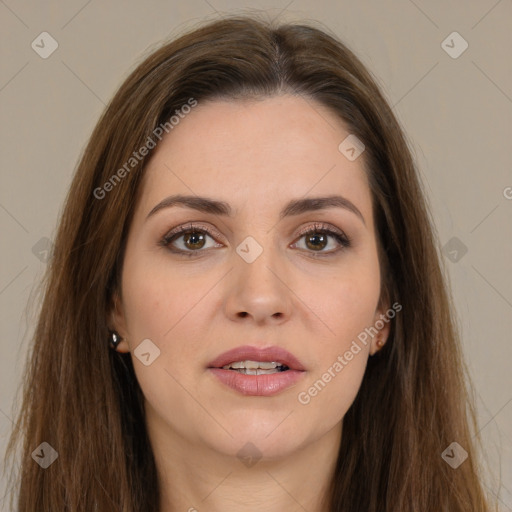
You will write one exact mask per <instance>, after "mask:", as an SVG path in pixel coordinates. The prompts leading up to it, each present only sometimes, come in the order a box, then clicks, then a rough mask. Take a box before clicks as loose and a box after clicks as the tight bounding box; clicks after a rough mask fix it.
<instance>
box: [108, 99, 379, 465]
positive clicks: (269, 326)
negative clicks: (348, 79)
mask: <svg viewBox="0 0 512 512" xmlns="http://www.w3.org/2000/svg"><path fill="white" fill-rule="evenodd" d="M348 135H349V132H347V131H346V129H345V127H344V125H343V124H342V123H341V122H340V120H339V119H338V118H337V117H336V116H335V115H334V114H333V113H331V112H330V111H328V110H327V109H326V108H324V107H322V106H321V105H320V104H318V103H315V102H311V101H310V100H308V101H305V100H304V99H302V98H301V97H296V96H288V95H284V96H279V97H272V98H267V99H263V100H258V101H244V102H240V101H214V102H204V103H201V102H199V104H198V105H197V106H196V107H195V108H194V109H192V111H191V112H190V113H189V114H188V115H187V116H185V117H184V118H183V119H181V120H180V122H179V124H178V125H177V126H174V128H173V129H172V131H171V132H170V133H169V134H168V135H167V136H166V138H163V140H162V141H161V142H160V143H159V144H158V146H157V147H156V148H155V149H154V150H153V155H152V159H151V160H150V162H149V164H148V167H147V169H146V174H145V176H144V179H143V182H142V184H141V187H142V188H141V190H140V193H141V194H140V198H139V201H138V203H137V205H136V209H135V214H134V218H133V222H132V224H131V227H130V230H129V234H128V241H127V247H126V253H125V259H124V264H123V272H122V296H121V297H119V298H118V299H119V300H118V304H117V308H116V311H115V312H114V313H113V316H112V317H111V320H112V326H111V327H113V328H115V329H116V330H117V331H118V332H119V333H120V335H121V336H122V337H123V338H124V340H125V341H123V342H122V343H121V345H120V346H119V350H120V351H128V350H129V351H131V352H132V358H133V363H134V367H135V372H136V376H137V379H138V381H139V383H140V386H141V388H142V391H143V393H144V396H145V399H146V415H147V422H148V428H149V430H150V432H152V433H154V434H155V435H156V436H160V438H162V439H164V438H167V439H174V440H175V441H176V442H178V441H179V442H180V443H182V444H185V445H190V446H194V447H196V448H198V447H199V449H201V450H208V449H209V450H214V451H215V452H217V453H222V454H225V455H235V454H237V453H239V451H240V450H241V449H243V447H244V446H246V443H248V442H250V443H252V445H254V446H255V447H256V449H257V450H258V451H259V453H260V454H261V455H262V456H264V457H269V458H272V457H280V456H284V455H287V454H291V453H292V452H293V451H294V450H298V449H299V448H304V447H305V446H307V445H308V444H309V443H313V442H315V441H318V440H319V439H320V438H321V437H322V436H324V435H326V434H327V433H328V432H330V431H332V430H333V428H334V427H336V426H339V427H341V421H342V419H343V416H344V415H345V413H346V411H347V410H348V408H349V407H350V405H351V404H352V402H353V401H354V399H355V397H356V394H357V392H358V389H359V387H360V384H361V380H362V378H363V374H364V371H365V367H366V363H367V359H368V356H369V355H370V354H371V353H373V352H374V351H375V350H376V344H375V342H376V340H377V337H376V336H373V335H371V336H370V335H368V334H366V336H364V334H363V333H365V329H367V328H370V327H372V326H374V325H375V323H376V321H377V320H378V319H379V318H382V317H381V316H380V315H381V313H384V311H385V310H377V305H378V301H379V294H380V284H381V276H380V273H379V261H378V257H377V246H376V234H375V230H374V224H373V215H372V205H371V196H370V190H369V187H368V182H367V179H366V176H365V173H364V171H363V162H362V158H363V157H364V153H363V155H362V157H361V158H356V159H355V160H354V159H353V158H352V159H349V158H347V157H346V156H345V154H349V155H350V154H351V153H350V152H349V153H345V154H344V153H342V151H341V150H340V149H339V145H340V143H341V142H342V141H343V140H344V139H345V138H346V137H347V136H348ZM343 147H344V146H343ZM118 186H122V184H120V185H118ZM176 195H181V196H190V197H191V198H192V199H193V200H194V201H196V204H199V205H202V207H201V208H200V209H196V208H193V207H192V204H191V203H189V205H188V206H187V205H184V204H180V203H175V204H174V205H173V206H169V205H168V206H163V207H160V208H157V210H156V211H154V209H155V206H157V205H159V204H160V203H161V201H165V200H166V198H169V197H170V196H176ZM331 196H342V197H343V198H345V202H343V201H342V200H341V201H339V203H338V205H337V206H336V205H333V204H332V203H331V205H330V206H329V205H327V206H326V205H323V204H322V203H317V204H316V205H317V206H319V207H320V208H318V209H315V208H314V206H315V203H314V202H313V203H309V202H308V203H304V205H305V206H308V205H309V206H310V207H309V208H302V207H301V206H300V205H301V204H302V203H301V201H303V200H311V199H313V198H325V197H331ZM199 198H207V199H208V200H210V201H215V202H222V203H223V205H224V206H223V209H226V210H229V215H228V214H225V213H224V212H223V211H221V210H220V209H219V208H218V207H217V209H216V210H214V209H213V207H211V208H210V210H211V211H207V210H208V209H207V208H205V205H206V201H202V202H201V203H199V202H198V200H199ZM105 200H108V198H106V199H105ZM292 202H298V205H299V206H295V207H289V204H290V203H292ZM349 202H350V203H349ZM343 204H345V205H350V204H351V205H353V206H349V207H342V206H343ZM304 205H303V206H304ZM287 206H288V208H287ZM152 211H153V213H152V214H150V212H152ZM357 211H359V212H360V214H359V213H357ZM282 214H283V215H282ZM189 223H193V224H194V230H195V231H196V232H195V233H188V234H187V233H185V234H181V235H179V234H178V235H176V236H173V234H172V233H171V232H172V231H173V230H175V228H179V227H181V226H185V227H186V228H187V225H188V224H189ZM189 228H190V226H189V227H188V228H187V229H189ZM325 229H328V230H331V231H333V232H334V235H333V234H326V233H323V232H322V230H325ZM308 230H311V231H312V233H311V234H309V235H304V234H303V233H304V232H305V231H308ZM169 233H171V234H170V235H169ZM336 233H338V234H340V236H341V238H340V239H339V240H338V239H337V238H336ZM345 237H348V239H349V240H350V245H348V246H345V245H344V239H345ZM381 324H382V322H380V323H379V325H381ZM367 332H368V331H366V333H367ZM387 333H388V326H387V324H386V323H385V327H384V328H383V329H382V330H381V332H380V335H381V339H382V340H385V338H386V336H387ZM358 336H359V337H358ZM363 339H366V344H365V343H364V342H362V340H363ZM144 340H146V341H144ZM147 340H150V341H147ZM354 342H355V343H354ZM141 343H142V345H141ZM139 345H140V347H139V348H138V349H137V347H138V346H139ZM241 346H244V347H247V346H249V347H253V348H254V349H264V348H267V347H274V348H276V349H284V350H286V351H288V352H289V353H290V354H292V355H293V356H294V357H295V358H296V359H297V360H298V361H299V362H300V363H301V365H302V370H301V371H299V369H298V366H297V365H296V364H294V363H290V368H291V369H289V370H285V371H276V370H279V368H277V369H274V373H269V374H267V375H245V374H243V373H242V372H241V371H239V370H236V369H224V370H222V369H212V368H211V367H210V366H211V363H212V362H214V361H215V360H216V359H217V358H218V357H219V356H220V355H221V354H223V353H225V352H227V351H231V350H232V349H236V348H237V347H241ZM356 347H358V348H359V350H358V351H357V349H356ZM351 349H352V350H351ZM349 352H350V353H351V354H352V357H350V355H349V354H348V353H349ZM345 354H347V356H345ZM267 355H268V354H267ZM227 359H228V360H230V361H229V362H233V363H235V362H236V361H246V360H252V361H261V360H263V362H269V360H270V362H271V361H275V362H278V363H279V362H281V363H283V361H284V360H286V359H287V356H286V355H284V354H283V353H277V354H274V355H272V354H270V355H268V357H265V356H264V355H262V354H261V353H260V354H250V353H240V354H234V355H232V356H231V357H229V356H228V357H227ZM224 363H225V361H224ZM227 364H229V363H227ZM214 366H215V365H214ZM216 366H220V364H217V365H216ZM248 366H251V365H250V364H249V365H248ZM262 366H265V365H262ZM267 366H268V365H267ZM271 371H272V370H271ZM253 372H254V370H253ZM315 383H316V385H315ZM256 449H255V450H256Z"/></svg>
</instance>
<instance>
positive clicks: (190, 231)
mask: <svg viewBox="0 0 512 512" xmlns="http://www.w3.org/2000/svg"><path fill="white" fill-rule="evenodd" d="M208 238H210V239H212V240H213V235H212V234H210V232H209V231H208V230H207V229H205V228H202V227H199V226H195V225H194V224H187V225H185V226H180V227H179V228H176V229H173V230H172V231H171V232H170V233H168V234H167V235H165V236H164V238H163V239H162V240H161V241H160V243H159V244H160V245H162V246H164V247H167V248H168V249H169V250H170V251H172V252H175V253H180V254H186V255H187V256H192V255H194V253H198V254H199V253H200V252H204V251H203V249H204V250H206V249H209V248H211V247H214V246H215V245H214V244H213V245H210V246H209V247H207V246H206V244H207V239H208ZM219 245H221V244H219Z"/></svg>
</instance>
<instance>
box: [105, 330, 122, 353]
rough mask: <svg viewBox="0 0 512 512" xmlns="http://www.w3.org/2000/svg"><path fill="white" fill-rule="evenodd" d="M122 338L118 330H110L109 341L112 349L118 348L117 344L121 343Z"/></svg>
mask: <svg viewBox="0 0 512 512" xmlns="http://www.w3.org/2000/svg"><path fill="white" fill-rule="evenodd" d="M121 340H122V338H121V336H119V334H118V333H117V332H116V331H110V335H109V339H108V341H109V343H110V347H111V348H112V349H114V350H117V346H118V345H119V343H121Z"/></svg>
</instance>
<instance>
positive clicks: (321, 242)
mask: <svg viewBox="0 0 512 512" xmlns="http://www.w3.org/2000/svg"><path fill="white" fill-rule="evenodd" d="M213 237H218V238H221V235H220V234H219V233H218V232H216V231H214V230H211V228H210V229H209V228H206V227H203V226H200V225H197V224H193V223H189V224H186V225H183V226H179V227H177V228H175V229H173V230H172V231H170V232H169V233H167V234H166V235H165V236H164V237H163V239H162V240H161V241H160V242H159V245H161V246H163V247H166V248H167V249H169V250H170V251H171V252H174V253H179V254H183V255H185V254H186V255H187V256H195V255H196V254H197V253H200V252H203V251H202V250H203V249H205V248H206V249H211V248H212V247H215V245H213V246H210V247H207V246H206V239H207V238H211V239H213ZM302 238H305V244H306V249H305V250H306V251H308V252H313V253H317V254H318V256H331V255H333V254H334V253H338V252H339V251H340V250H342V249H343V248H345V247H350V245H351V240H350V238H349V237H348V236H347V235H345V233H343V231H341V230H338V229H337V228H336V229H334V228H331V227H329V225H327V224H314V225H313V226H310V227H309V228H308V229H307V230H304V231H302V232H301V233H300V239H302ZM329 238H332V239H334V240H335V241H336V243H337V245H338V247H335V248H334V249H332V250H330V251H324V250H323V249H324V248H325V247H326V246H327V245H328V241H329ZM180 239H183V240H181V244H182V246H181V247H179V246H177V245H176V242H178V241H180ZM294 245H297V242H296V243H295V244H294ZM220 246H222V244H218V245H217V247H220ZM315 256H316V255H315Z"/></svg>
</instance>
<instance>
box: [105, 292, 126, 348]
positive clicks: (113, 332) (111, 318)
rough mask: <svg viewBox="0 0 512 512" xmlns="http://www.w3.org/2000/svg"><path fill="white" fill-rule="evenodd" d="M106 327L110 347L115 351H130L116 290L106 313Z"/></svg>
mask: <svg viewBox="0 0 512 512" xmlns="http://www.w3.org/2000/svg"><path fill="white" fill-rule="evenodd" d="M108 329H109V338H108V343H109V345H110V347H111V348H112V349H113V350H115V351H117V352H122V353H126V352H130V346H129V344H128V341H127V330H126V321H125V316H124V310H123V306H122V304H121V300H120V299H119V297H118V294H117V292H114V294H113V295H112V299H111V307H110V311H109V313H108Z"/></svg>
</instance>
